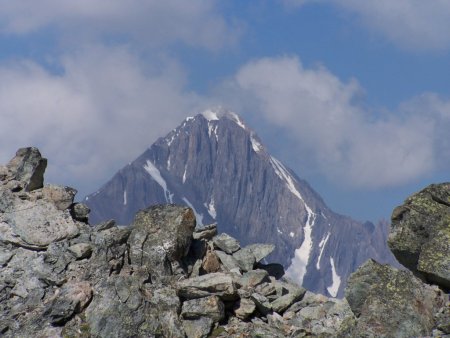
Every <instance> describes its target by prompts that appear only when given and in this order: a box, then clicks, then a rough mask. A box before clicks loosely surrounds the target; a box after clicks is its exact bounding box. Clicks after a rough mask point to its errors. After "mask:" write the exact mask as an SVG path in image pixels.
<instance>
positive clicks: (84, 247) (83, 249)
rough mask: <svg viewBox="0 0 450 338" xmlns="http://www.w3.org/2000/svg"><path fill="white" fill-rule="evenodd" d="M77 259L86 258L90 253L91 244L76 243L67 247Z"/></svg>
mask: <svg viewBox="0 0 450 338" xmlns="http://www.w3.org/2000/svg"><path fill="white" fill-rule="evenodd" d="M68 250H69V251H70V252H71V253H73V254H74V256H75V257H76V258H77V259H83V258H88V257H90V256H91V254H92V245H91V244H89V243H77V244H74V245H72V246H70V247H69V248H68Z"/></svg>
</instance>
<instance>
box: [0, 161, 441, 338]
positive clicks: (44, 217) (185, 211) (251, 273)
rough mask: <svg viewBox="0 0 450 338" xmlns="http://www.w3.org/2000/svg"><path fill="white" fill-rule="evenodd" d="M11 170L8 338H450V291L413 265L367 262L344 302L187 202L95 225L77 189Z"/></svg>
mask: <svg viewBox="0 0 450 338" xmlns="http://www.w3.org/2000/svg"><path fill="white" fill-rule="evenodd" d="M33 161H34V160H33ZM24 166H25V167H26V166H28V164H26V163H25V164H24ZM13 167H14V166H8V168H13ZM2 168H5V167H2ZM3 172H6V171H3ZM7 177H9V178H10V177H16V176H15V174H14V172H13V171H11V169H8V171H7V175H6V174H5V175H3V176H0V178H1V180H0V272H1V273H0V335H1V336H2V337H86V338H87V337H188V338H191V337H223V338H225V337H311V336H312V337H316V336H318V337H415V336H431V335H433V336H436V337H450V324H449V323H450V313H449V309H450V303H449V302H448V294H446V293H445V292H446V291H445V290H443V289H442V285H441V288H439V287H438V286H436V285H434V286H433V285H428V284H426V283H425V282H424V281H422V280H421V279H419V278H418V277H416V276H414V275H413V274H412V273H411V272H409V271H403V270H397V269H395V268H393V267H390V266H387V265H381V264H378V263H376V262H375V261H372V260H370V261H368V262H366V263H365V264H364V265H363V266H362V267H361V268H360V269H358V271H357V272H355V273H354V274H353V275H352V276H351V278H350V280H349V284H348V288H347V291H346V298H343V299H335V298H327V297H325V296H323V295H318V294H314V293H311V292H309V291H306V289H304V288H303V287H301V286H298V285H296V284H295V283H293V282H292V281H291V280H289V279H288V278H285V277H284V276H283V274H284V270H283V267H282V266H281V265H279V264H276V263H272V264H263V263H262V262H263V261H264V259H265V258H266V256H267V255H269V254H270V253H271V252H272V250H273V249H274V248H273V245H268V244H251V245H247V246H241V243H239V241H237V240H236V239H234V238H233V237H231V236H229V235H226V234H219V235H218V234H217V228H216V226H215V225H208V226H205V227H201V228H197V229H196V227H195V225H196V220H195V217H194V213H193V211H192V209H190V208H187V207H184V206H175V205H165V206H162V205H159V206H154V207H150V208H146V209H143V210H141V211H140V212H138V213H137V215H136V217H135V219H134V221H133V224H132V225H131V226H130V227H123V226H117V225H116V224H115V222H114V221H113V220H109V221H106V222H104V223H101V224H98V225H95V226H90V225H88V223H87V222H86V219H87V211H86V210H87V208H86V207H85V206H83V205H79V204H75V203H73V196H74V195H75V193H74V190H73V189H70V188H67V187H59V186H51V185H50V186H43V187H41V188H36V189H34V190H32V191H29V190H27V189H26V186H29V185H26V184H22V183H21V184H15V183H14V184H11V182H12V180H11V179H9V178H7ZM77 205H78V207H77V208H75V207H76V206H77ZM76 210H78V211H76ZM394 215H395V213H394ZM430 217H431V216H430ZM434 233H437V234H439V232H431V233H430V236H431V237H432V234H434ZM429 240H433V239H432V238H429ZM424 247H425V248H426V246H424ZM420 255H421V249H419V257H420ZM437 255H439V253H437Z"/></svg>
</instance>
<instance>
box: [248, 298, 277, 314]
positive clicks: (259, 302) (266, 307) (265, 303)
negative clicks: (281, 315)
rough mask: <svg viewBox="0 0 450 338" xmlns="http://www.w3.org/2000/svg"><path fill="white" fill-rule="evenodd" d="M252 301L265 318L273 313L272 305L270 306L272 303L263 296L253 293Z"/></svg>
mask: <svg viewBox="0 0 450 338" xmlns="http://www.w3.org/2000/svg"><path fill="white" fill-rule="evenodd" d="M251 299H252V300H253V302H254V303H255V305H256V308H257V309H258V311H259V312H260V313H261V314H262V315H264V316H265V315H267V314H268V313H270V312H271V311H272V304H270V301H269V300H268V299H267V298H266V297H264V296H263V295H260V294H259V293H253V294H252V295H251Z"/></svg>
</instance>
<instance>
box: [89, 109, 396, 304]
mask: <svg viewBox="0 0 450 338" xmlns="http://www.w3.org/2000/svg"><path fill="white" fill-rule="evenodd" d="M85 203H86V204H87V205H88V206H89V207H90V208H91V210H92V212H91V222H92V223H98V222H101V221H105V220H107V219H115V220H116V221H117V222H118V223H119V224H130V222H131V221H132V217H133V215H134V214H135V213H136V212H137V211H138V210H140V209H143V208H146V207H148V206H150V205H155V204H161V203H175V204H178V205H186V206H189V207H191V208H192V209H193V210H194V212H195V214H196V218H197V223H198V225H199V226H201V225H203V224H210V223H217V225H218V228H219V231H221V232H226V233H229V234H230V235H232V236H233V237H235V238H238V239H239V240H240V242H241V243H243V244H249V243H254V242H263V243H272V244H274V245H275V247H276V249H275V251H274V252H273V253H272V255H271V256H269V257H268V259H267V260H268V261H276V262H281V263H282V264H283V266H284V267H285V268H286V269H287V272H288V275H290V276H291V277H292V278H294V279H295V280H296V281H298V282H299V283H300V284H301V285H303V286H305V287H306V288H307V289H309V290H312V291H315V292H320V293H322V294H325V295H331V296H338V297H341V296H342V295H343V290H344V287H345V281H346V279H347V277H348V276H349V274H350V273H351V272H353V271H355V270H356V268H357V267H358V266H360V265H361V264H362V263H363V262H365V261H366V260H367V259H368V258H374V259H376V260H378V261H380V262H390V263H393V262H395V260H394V258H393V256H392V254H391V253H390V251H389V250H388V248H387V245H386V238H387V232H388V229H387V224H378V225H374V224H372V223H370V222H367V223H360V222H356V221H354V220H352V219H351V218H349V217H345V216H341V215H339V214H336V213H335V212H333V211H332V210H330V209H329V208H328V207H327V206H326V205H325V203H324V201H323V200H322V198H321V197H320V196H319V195H318V194H317V193H316V192H315V191H314V190H313V189H312V188H311V187H310V185H309V184H308V183H307V182H306V181H304V180H302V179H300V178H299V177H298V176H297V175H295V173H294V172H293V171H292V170H290V169H289V168H287V167H286V166H285V165H284V164H283V163H281V162H280V161H279V160H277V159H276V158H274V157H273V156H271V155H270V154H269V152H268V151H267V149H266V147H264V145H263V143H262V142H261V140H260V139H259V137H258V136H257V135H256V134H255V132H253V131H252V130H251V129H250V128H249V127H248V126H246V124H245V123H244V122H243V121H242V119H241V118H240V117H239V116H238V115H236V114H235V113H232V112H228V111H224V110H220V109H217V110H207V111H205V112H203V113H202V114H199V115H197V116H195V117H188V118H187V119H186V120H185V121H183V123H182V124H181V125H180V126H179V127H178V128H176V129H174V130H173V131H171V132H170V133H169V134H168V135H167V136H166V137H164V138H160V139H159V140H157V141H156V142H155V143H154V144H153V145H152V146H151V147H150V148H148V149H147V150H146V151H145V152H144V153H143V154H142V155H141V156H139V157H138V158H137V159H136V160H134V161H133V162H131V163H129V164H128V165H126V166H125V167H124V168H122V169H121V170H120V171H119V172H118V173H117V174H116V175H114V177H113V178H112V179H111V180H110V181H108V182H107V183H106V184H105V185H104V186H103V187H101V188H100V189H99V190H98V191H97V192H95V193H93V194H91V195H89V196H87V197H86V198H85Z"/></svg>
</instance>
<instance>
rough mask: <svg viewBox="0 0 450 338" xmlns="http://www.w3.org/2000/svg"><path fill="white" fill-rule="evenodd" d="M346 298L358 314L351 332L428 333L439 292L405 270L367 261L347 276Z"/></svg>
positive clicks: (433, 323) (408, 335)
mask: <svg viewBox="0 0 450 338" xmlns="http://www.w3.org/2000/svg"><path fill="white" fill-rule="evenodd" d="M346 298H347V300H348V302H349V304H350V307H351V309H352V311H353V312H354V313H355V315H356V316H357V317H358V320H357V323H356V326H355V328H354V330H353V331H352V334H353V335H356V336H358V335H360V334H362V333H364V334H367V335H378V336H385V337H417V336H427V335H431V332H432V329H433V327H434V325H435V322H434V320H435V319H434V317H433V313H436V312H437V310H438V309H439V308H441V307H442V304H443V300H442V295H441V292H440V291H438V290H437V289H436V288H433V287H431V286H428V285H425V284H424V283H423V282H421V281H420V280H419V279H418V278H416V277H414V276H413V275H412V273H411V272H409V271H402V270H397V269H395V268H393V267H390V266H388V265H381V264H379V263H377V262H375V261H373V260H369V261H367V262H366V263H365V264H364V265H363V266H362V267H360V268H359V269H358V270H357V271H356V272H355V273H353V274H352V275H351V276H350V279H349V282H348V287H347V289H346Z"/></svg>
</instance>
